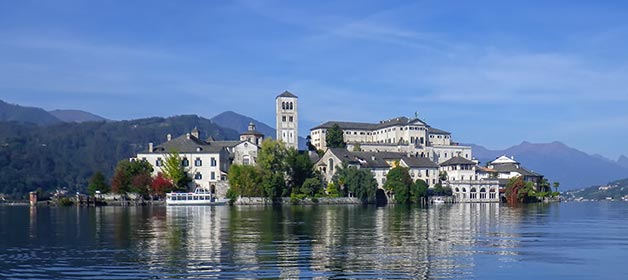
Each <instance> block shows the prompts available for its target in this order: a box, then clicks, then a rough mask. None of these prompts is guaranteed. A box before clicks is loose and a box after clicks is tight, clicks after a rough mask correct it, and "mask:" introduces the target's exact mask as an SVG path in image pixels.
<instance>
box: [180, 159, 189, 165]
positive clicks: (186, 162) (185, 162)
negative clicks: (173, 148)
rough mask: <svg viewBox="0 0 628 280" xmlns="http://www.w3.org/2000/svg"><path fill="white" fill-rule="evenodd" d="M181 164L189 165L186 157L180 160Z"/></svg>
mask: <svg viewBox="0 0 628 280" xmlns="http://www.w3.org/2000/svg"><path fill="white" fill-rule="evenodd" d="M181 165H183V166H189V165H190V161H189V160H188V159H187V158H183V160H181Z"/></svg>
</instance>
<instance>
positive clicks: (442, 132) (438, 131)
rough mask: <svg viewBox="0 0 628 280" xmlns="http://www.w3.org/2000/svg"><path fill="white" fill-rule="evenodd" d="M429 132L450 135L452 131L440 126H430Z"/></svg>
mask: <svg viewBox="0 0 628 280" xmlns="http://www.w3.org/2000/svg"><path fill="white" fill-rule="evenodd" d="M427 132H429V133H430V134H446V135H450V134H451V133H450V132H447V131H444V130H440V129H438V128H434V127H431V126H430V127H428V128H427Z"/></svg>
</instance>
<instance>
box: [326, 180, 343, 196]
mask: <svg viewBox="0 0 628 280" xmlns="http://www.w3.org/2000/svg"><path fill="white" fill-rule="evenodd" d="M325 193H326V194H327V196H328V197H339V196H340V190H339V189H338V187H337V185H336V184H334V183H333V182H329V183H328V184H327V187H326V188H325Z"/></svg>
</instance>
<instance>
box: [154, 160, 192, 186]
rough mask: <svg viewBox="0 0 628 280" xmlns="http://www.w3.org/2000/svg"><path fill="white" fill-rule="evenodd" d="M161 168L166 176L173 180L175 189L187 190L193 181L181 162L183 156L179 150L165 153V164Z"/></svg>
mask: <svg viewBox="0 0 628 280" xmlns="http://www.w3.org/2000/svg"><path fill="white" fill-rule="evenodd" d="M161 170H162V171H163V175H164V177H165V178H166V179H168V180H170V182H172V184H173V185H174V187H175V190H178V191H186V190H187V188H188V184H189V183H190V182H191V181H192V180H191V178H190V177H189V176H188V174H187V170H186V168H185V167H184V166H183V165H182V164H181V157H180V156H179V153H178V152H177V151H171V152H169V153H166V154H164V165H163V166H162V168H161Z"/></svg>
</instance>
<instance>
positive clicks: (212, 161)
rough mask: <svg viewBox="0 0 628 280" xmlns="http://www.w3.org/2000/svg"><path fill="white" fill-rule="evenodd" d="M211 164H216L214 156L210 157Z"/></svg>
mask: <svg viewBox="0 0 628 280" xmlns="http://www.w3.org/2000/svg"><path fill="white" fill-rule="evenodd" d="M211 166H216V158H212V159H211Z"/></svg>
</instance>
